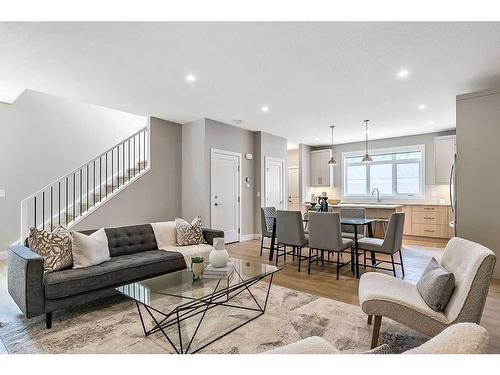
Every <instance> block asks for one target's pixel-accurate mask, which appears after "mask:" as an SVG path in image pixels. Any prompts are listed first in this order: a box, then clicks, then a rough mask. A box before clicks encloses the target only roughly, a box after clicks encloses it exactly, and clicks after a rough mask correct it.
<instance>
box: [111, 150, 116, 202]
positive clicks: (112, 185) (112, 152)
mask: <svg viewBox="0 0 500 375" xmlns="http://www.w3.org/2000/svg"><path fill="white" fill-rule="evenodd" d="M114 154H115V153H114V149H113V148H112V149H111V192H113V187H114V185H115V184H114V181H113V176H114V174H113V164H114V162H113V161H114Z"/></svg>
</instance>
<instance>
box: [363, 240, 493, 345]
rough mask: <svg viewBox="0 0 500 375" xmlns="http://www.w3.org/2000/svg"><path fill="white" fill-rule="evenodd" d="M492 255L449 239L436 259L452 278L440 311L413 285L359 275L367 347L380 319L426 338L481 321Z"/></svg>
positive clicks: (477, 246) (472, 244)
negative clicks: (368, 334)
mask: <svg viewBox="0 0 500 375" xmlns="http://www.w3.org/2000/svg"><path fill="white" fill-rule="evenodd" d="M495 260H496V257H495V254H494V253H493V251H491V250H490V249H488V248H486V247H484V246H482V245H480V244H478V243H475V242H472V241H468V240H465V239H463V238H458V237H454V238H452V239H451V240H450V241H449V242H448V244H447V245H446V248H445V250H444V253H443V256H442V258H441V260H440V264H441V266H443V267H444V268H445V269H446V270H447V271H449V272H452V273H453V275H454V276H455V289H454V290H453V292H452V295H451V298H450V300H449V302H448V304H447V305H446V308H445V309H444V311H435V310H433V309H431V308H430V307H429V306H428V305H427V304H426V303H425V301H424V299H423V298H422V297H421V296H420V293H419V292H418V290H417V287H416V286H415V285H414V284H411V283H409V282H406V281H404V280H401V279H397V278H394V277H391V276H389V275H385V274H382V273H377V272H369V273H365V274H363V276H362V277H361V279H360V281H359V302H360V305H361V309H362V310H363V311H364V312H365V313H366V314H368V324H371V323H372V316H375V322H374V323H373V332H372V341H371V346H372V348H374V347H375V346H377V343H378V337H379V332H380V326H381V321H382V317H383V316H385V317H387V318H389V319H392V320H395V321H397V322H399V323H402V324H404V325H406V326H408V327H410V328H413V329H415V330H417V331H419V332H422V333H423V334H425V335H428V336H435V335H437V334H438V333H440V332H441V331H443V330H444V329H445V328H446V327H449V326H450V325H452V324H455V323H460V322H470V323H477V324H479V322H480V321H481V316H482V314H483V309H484V303H485V302H486V296H487V295H488V289H489V286H490V280H491V275H492V273H493V269H494V267H495Z"/></svg>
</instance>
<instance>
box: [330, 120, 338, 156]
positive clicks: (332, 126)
mask: <svg viewBox="0 0 500 375" xmlns="http://www.w3.org/2000/svg"><path fill="white" fill-rule="evenodd" d="M334 127H335V125H331V126H330V129H332V157H331V158H330V160H329V161H328V165H337V160H335V158H334V157H333V155H334V151H333V128H334Z"/></svg>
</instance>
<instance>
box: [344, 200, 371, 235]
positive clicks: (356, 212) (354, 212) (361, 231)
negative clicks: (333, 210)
mask: <svg viewBox="0 0 500 375" xmlns="http://www.w3.org/2000/svg"><path fill="white" fill-rule="evenodd" d="M340 217H345V218H349V219H366V210H365V209H364V208H357V207H354V208H341V209H340ZM355 230H357V231H358V239H359V238H363V237H364V236H365V226H364V225H356V229H354V226H352V225H342V237H344V238H350V239H351V240H353V239H354V231H355Z"/></svg>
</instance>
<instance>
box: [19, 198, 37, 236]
mask: <svg viewBox="0 0 500 375" xmlns="http://www.w3.org/2000/svg"><path fill="white" fill-rule="evenodd" d="M34 198H35V210H34V211H35V225H34V227H35V228H36V195H35V197H34ZM22 240H24V238H23V239H22Z"/></svg>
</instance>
